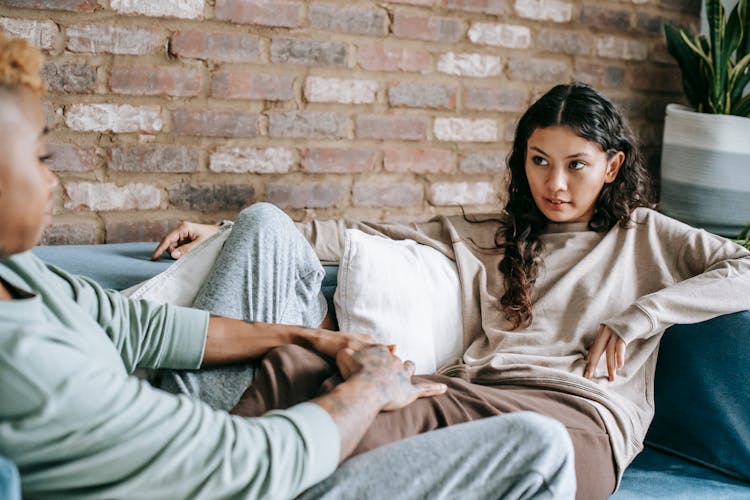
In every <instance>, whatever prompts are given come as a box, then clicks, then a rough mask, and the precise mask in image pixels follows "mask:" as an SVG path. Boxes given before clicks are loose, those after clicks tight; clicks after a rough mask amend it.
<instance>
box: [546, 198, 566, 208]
mask: <svg viewBox="0 0 750 500" xmlns="http://www.w3.org/2000/svg"><path fill="white" fill-rule="evenodd" d="M544 203H545V204H546V205H547V206H548V207H550V208H551V209H553V210H562V209H563V208H565V206H566V205H568V204H569V203H570V202H569V201H564V200H557V199H554V198H545V199H544Z"/></svg>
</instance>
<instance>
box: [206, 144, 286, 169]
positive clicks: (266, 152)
mask: <svg viewBox="0 0 750 500" xmlns="http://www.w3.org/2000/svg"><path fill="white" fill-rule="evenodd" d="M295 153H296V150H294V149H291V148H241V147H235V146H225V147H222V148H218V149H217V150H216V151H214V152H213V153H211V156H210V158H209V167H208V168H209V170H211V171H212V172H229V173H234V174H244V173H253V174H285V173H287V172H289V171H290V170H291V169H292V167H293V166H294V165H295V164H296V161H297V160H296V155H295Z"/></svg>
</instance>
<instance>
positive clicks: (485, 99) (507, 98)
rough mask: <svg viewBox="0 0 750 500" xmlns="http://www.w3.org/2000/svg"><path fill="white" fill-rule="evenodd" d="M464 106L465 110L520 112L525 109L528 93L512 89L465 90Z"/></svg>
mask: <svg viewBox="0 0 750 500" xmlns="http://www.w3.org/2000/svg"><path fill="white" fill-rule="evenodd" d="M464 99H465V101H466V102H464V106H465V107H466V108H467V109H478V110H491V111H512V112H520V111H523V110H524V109H526V105H527V104H528V101H529V95H528V92H527V91H525V90H518V89H512V88H502V87H501V88H497V87H492V88H482V87H473V88H468V89H466V92H465V94H464Z"/></svg>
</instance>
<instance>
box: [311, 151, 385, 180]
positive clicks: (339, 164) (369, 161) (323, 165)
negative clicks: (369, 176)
mask: <svg viewBox="0 0 750 500" xmlns="http://www.w3.org/2000/svg"><path fill="white" fill-rule="evenodd" d="M376 159H377V153H376V152H375V151H371V150H367V149H342V148H311V149H304V150H302V170H303V171H304V172H310V173H340V174H348V173H353V172H371V171H372V170H374V169H375V161H376Z"/></svg>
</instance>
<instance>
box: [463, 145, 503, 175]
mask: <svg viewBox="0 0 750 500" xmlns="http://www.w3.org/2000/svg"><path fill="white" fill-rule="evenodd" d="M507 156H508V152H507V151H475V152H470V153H464V154H463V155H462V156H461V161H460V168H461V171H462V172H466V173H467V174H499V173H501V172H504V171H505V170H506V166H505V159H506V157H507Z"/></svg>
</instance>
